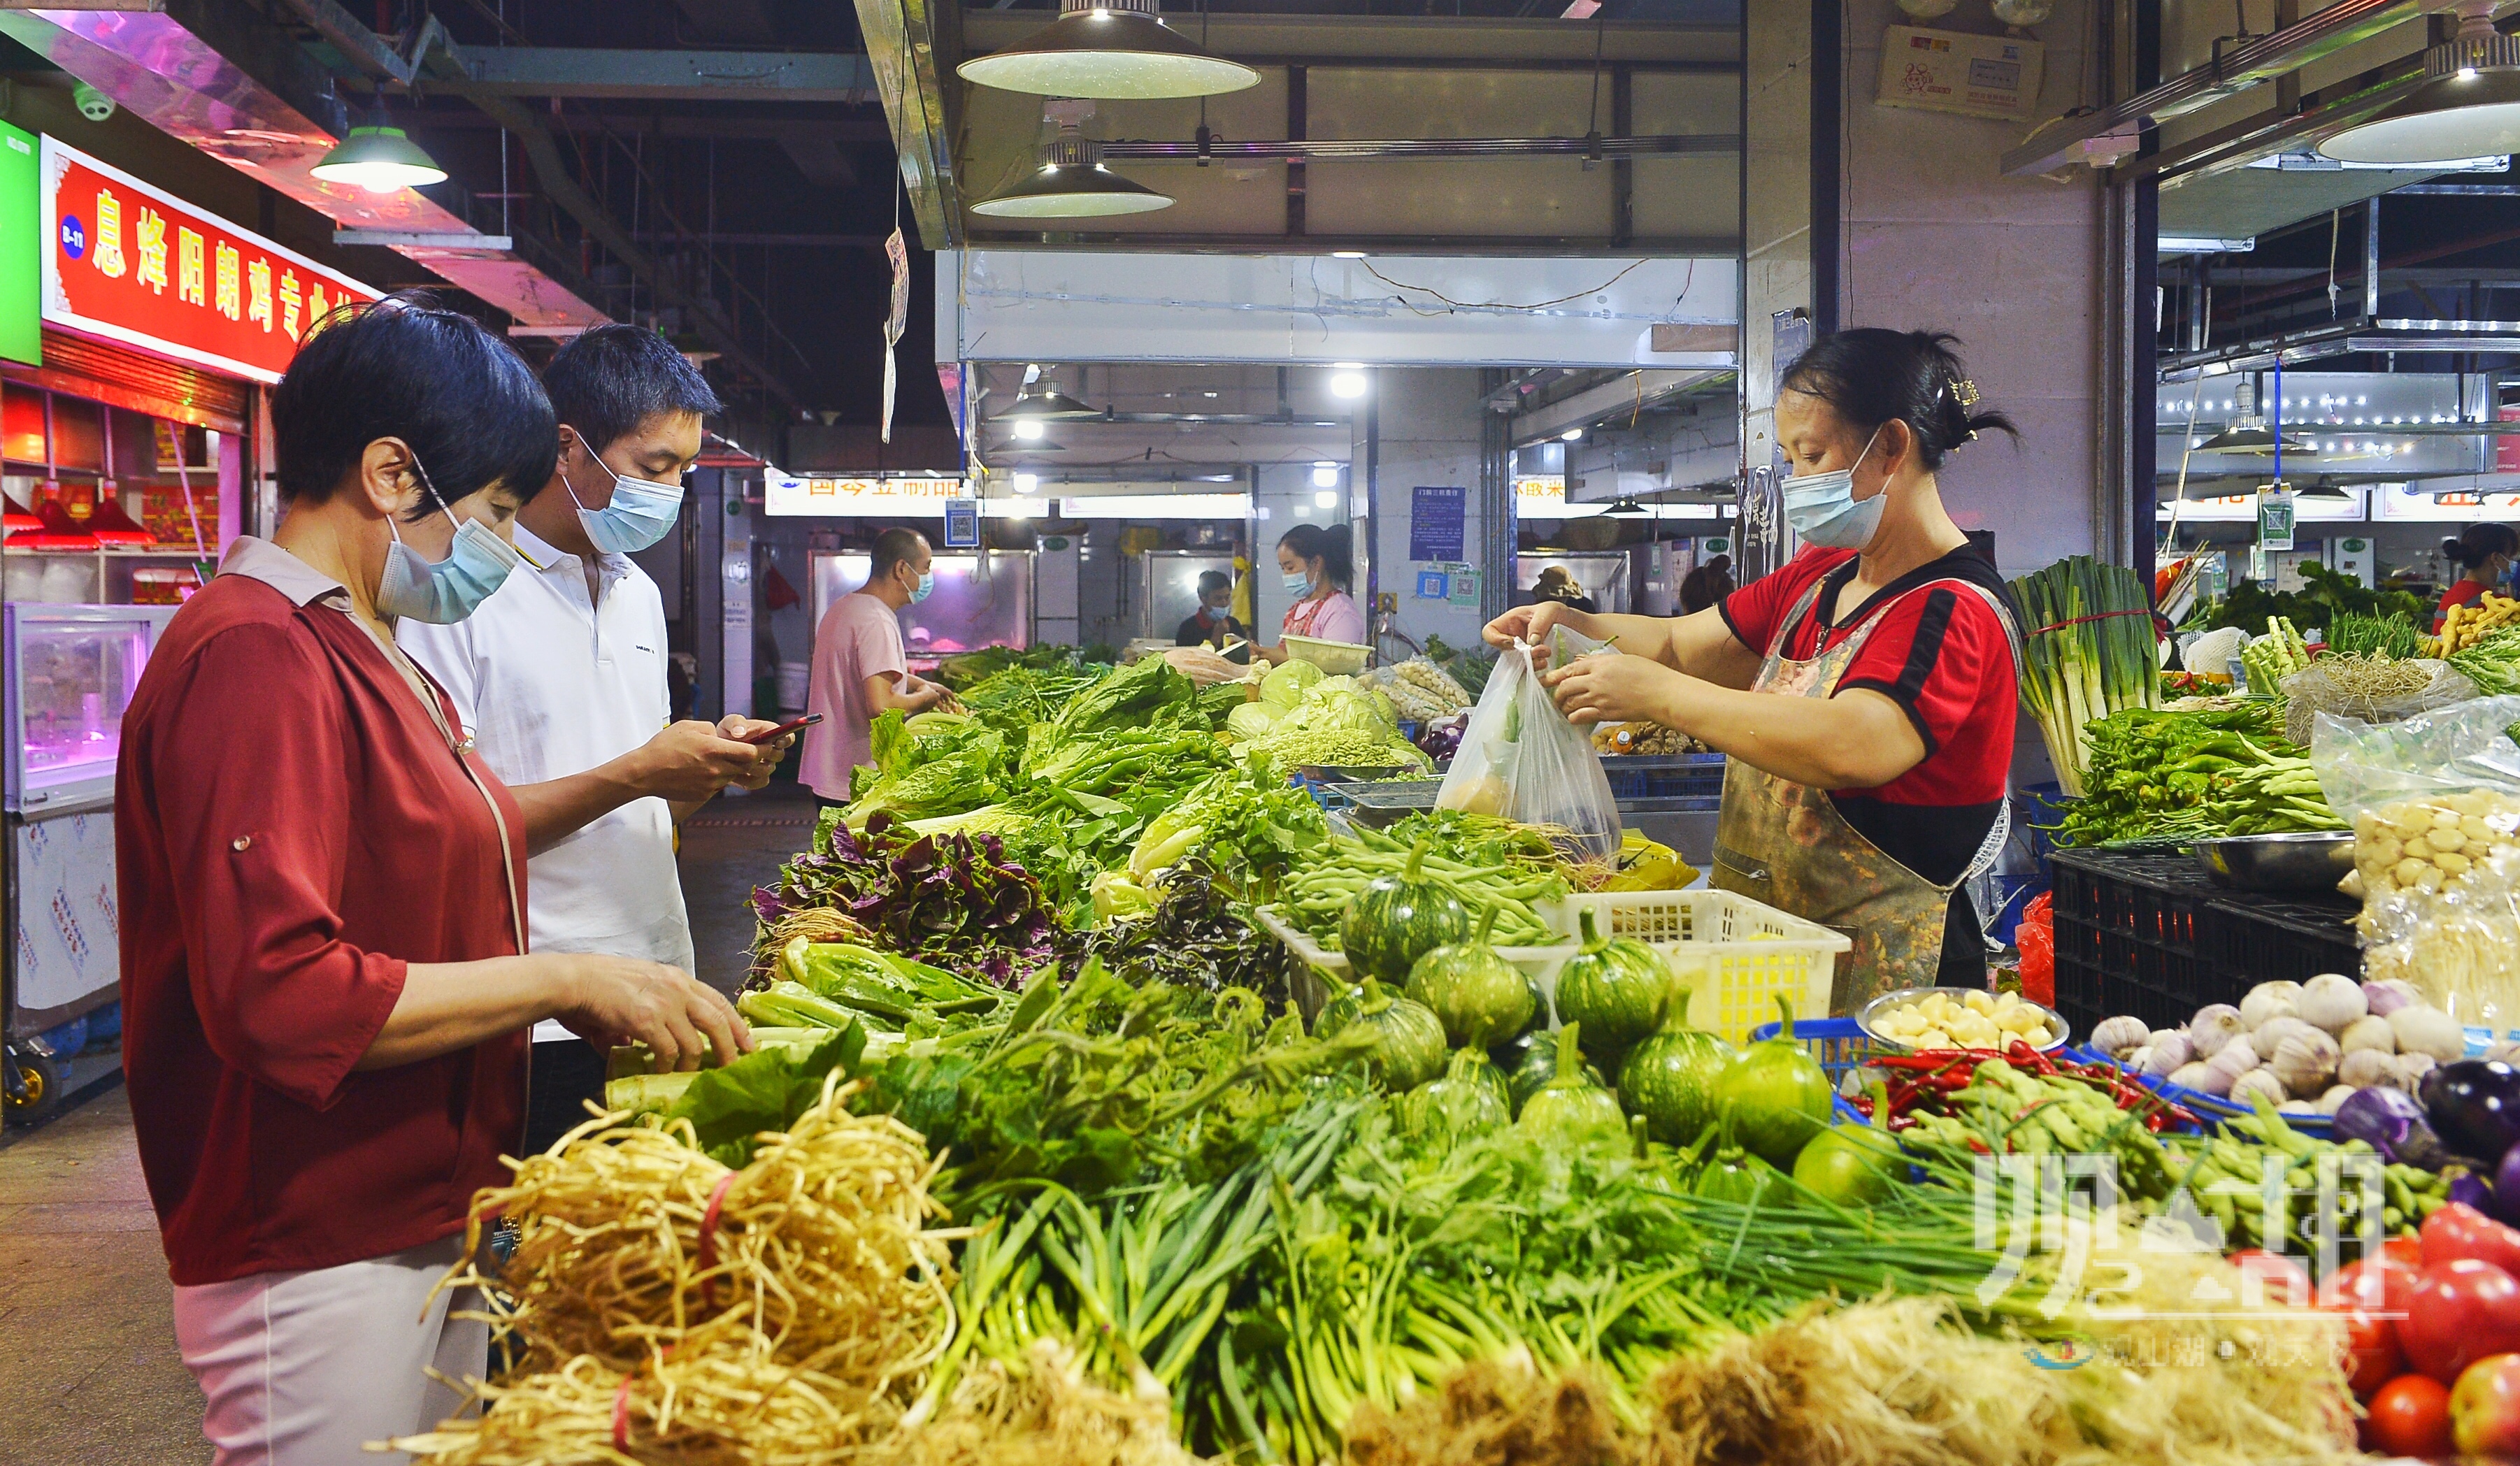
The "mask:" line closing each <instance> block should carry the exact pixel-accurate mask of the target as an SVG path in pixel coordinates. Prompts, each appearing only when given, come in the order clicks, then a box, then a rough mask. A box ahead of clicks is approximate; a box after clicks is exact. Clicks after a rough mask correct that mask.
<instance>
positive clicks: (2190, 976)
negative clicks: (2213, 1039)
mask: <svg viewBox="0 0 2520 1466" xmlns="http://www.w3.org/2000/svg"><path fill="white" fill-rule="evenodd" d="M2050 868H2051V871H2052V873H2053V890H2054V892H2055V920H2056V1011H2057V1012H2058V1013H2060V1014H2062V1015H2063V1016H2064V1018H2065V1021H2066V1022H2067V1023H2069V1024H2071V1025H2073V1032H2074V1034H2075V1036H2076V1037H2077V1038H2085V1037H2089V1036H2090V1034H2091V1032H2092V1030H2093V1028H2094V1027H2096V1026H2097V1025H2098V1024H2099V1021H2100V1020H2101V1019H2103V1018H2108V1017H2113V1016H2115V1015H2117V1014H2120V1013H2131V1014H2133V1015H2134V1016H2136V1017H2138V1018H2140V1019H2142V1020H2143V1021H2144V1022H2145V1023H2146V1024H2148V1025H2150V1026H2152V1027H2155V1028H2162V1027H2172V1026H2176V1025H2178V1024H2181V1023H2184V1022H2186V1021H2187V1019H2188V1017H2189V1016H2190V1015H2192V1014H2193V1013H2194V1012H2195V1011H2196V1010H2197V1009H2198V1008H2199V1007H2202V1006H2203V1005H2204V1004H2206V1003H2209V1002H2228V1001H2230V1000H2232V999H2233V998H2234V996H2235V995H2236V994H2237V993H2238V992H2240V991H2244V990H2243V989H2237V988H2233V987H2232V986H2231V983H2230V981H2229V980H2228V978H2226V977H2225V976H2224V975H2223V974H2222V973H2221V972H2220V971H2219V970H2218V969H2217V967H2216V966H2215V964H2214V961H2213V958H2212V956H2211V955H2210V952H2209V950H2208V948H2209V943H2210V941H2211V931H2212V921H2211V917H2210V916H2209V915H2208V913H2207V908H2208V907H2209V906H2210V905H2211V904H2212V903H2213V901H2214V899H2215V897H2216V895H2217V894H2218V892H2217V888H2216V887H2215V885H2214V883H2213V882H2212V881H2211V880H2209V879H2207V878H2206V876H2205V873H2204V872H2203V871H2202V870H2200V869H2198V868H2197V866H2196V863H2195V862H2194V861H2193V860H2191V859H2189V858H2187V857H2185V856H2170V855H2137V854H2127V853H2121V852H2117V851H2106V850H2059V851H2057V852H2055V853H2054V855H2053V856H2052V857H2051V859H2050Z"/></svg>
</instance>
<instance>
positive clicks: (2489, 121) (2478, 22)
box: [2318, 0, 2520, 164]
mask: <svg viewBox="0 0 2520 1466" xmlns="http://www.w3.org/2000/svg"><path fill="white" fill-rule="evenodd" d="M2457 10H2458V15H2459V22H2458V34H2457V35H2456V36H2455V37H2453V38H2452V39H2450V40H2447V41H2444V42H2442V43H2441V44H2440V45H2438V46H2434V47H2432V48H2430V49H2428V50H2426V51H2425V52H2424V76H2425V78H2426V79H2425V81H2424V83H2423V85H2421V86H2419V87H2417V88H2415V91H2414V94H2413V95H2412V96H2410V97H2408V99H2407V100H2406V101H2404V102H2401V103H2399V104H2398V105H2397V106H2395V107H2392V108H2390V109H2388V110H2387V111H2383V112H2381V113H2380V114H2379V115H2378V116H2376V117H2373V118H2372V119H2371V120H2369V121H2367V122H2363V123H2360V124H2357V125H2356V126H2353V127H2349V128H2347V129H2345V130H2344V131H2343V132H2340V133H2338V134H2336V135H2335V136H2334V137H2330V138H2326V139H2324V140H2322V141H2321V142H2320V143H2319V145H2318V151H2319V153H2320V155H2323V156H2327V157H2332V158H2335V159H2337V160H2338V161H2340V162H2349V163H2393V164H2404V163H2435V162H2446V161H2455V160H2460V159H2465V158H2472V157H2480V156H2484V155H2493V154H2509V153H2520V37H2513V36H2507V35H2504V34H2502V33H2501V32H2500V31H2498V30H2496V29H2495V28H2494V5H2493V3H2492V0H2462V3H2461V4H2459V5H2458V7H2457Z"/></svg>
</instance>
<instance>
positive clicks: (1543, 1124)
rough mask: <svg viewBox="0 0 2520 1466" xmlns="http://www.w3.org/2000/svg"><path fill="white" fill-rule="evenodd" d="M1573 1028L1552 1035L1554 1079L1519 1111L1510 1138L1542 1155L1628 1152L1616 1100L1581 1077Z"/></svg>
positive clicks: (1629, 1144)
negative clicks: (1554, 1040)
mask: <svg viewBox="0 0 2520 1466" xmlns="http://www.w3.org/2000/svg"><path fill="white" fill-rule="evenodd" d="M1579 1050H1580V1039H1579V1035H1578V1025H1576V1024H1572V1023H1570V1024H1568V1025H1566V1026H1565V1027H1564V1028H1561V1029H1559V1030H1558V1031H1557V1076H1556V1078H1554V1079H1552V1080H1551V1081H1550V1082H1549V1083H1548V1084H1546V1085H1544V1086H1542V1087H1541V1090H1540V1092H1539V1093H1537V1094H1534V1095H1533V1096H1531V1098H1530V1099H1528V1100H1526V1101H1525V1102H1524V1103H1523V1106H1522V1114H1521V1115H1520V1117H1518V1118H1517V1119H1516V1120H1515V1121H1514V1123H1513V1129H1514V1133H1515V1134H1517V1135H1521V1136H1522V1137H1524V1138H1525V1139H1528V1140H1529V1141H1531V1143H1532V1144H1533V1145H1534V1146H1536V1147H1537V1148H1538V1149H1539V1150H1540V1151H1541V1153H1542V1154H1544V1155H1573V1154H1576V1153H1578V1152H1587V1151H1589V1152H1594V1153H1599V1154H1615V1153H1621V1152H1625V1151H1627V1150H1629V1149H1631V1148H1633V1146H1634V1144H1635V1141H1634V1139H1633V1137H1632V1136H1631V1135H1630V1134H1629V1133H1628V1117H1627V1115H1626V1114H1625V1113H1623V1112H1622V1111H1621V1110H1620V1109H1619V1101H1618V1098H1617V1096H1615V1095H1613V1094H1612V1093H1611V1092H1610V1091H1609V1090H1607V1089H1604V1088H1601V1087H1600V1086H1599V1085H1598V1084H1596V1083H1594V1082H1593V1081H1592V1080H1590V1079H1588V1078H1586V1077H1585V1074H1584V1069H1585V1064H1584V1059H1583V1055H1582V1053H1581V1052H1580V1051H1579Z"/></svg>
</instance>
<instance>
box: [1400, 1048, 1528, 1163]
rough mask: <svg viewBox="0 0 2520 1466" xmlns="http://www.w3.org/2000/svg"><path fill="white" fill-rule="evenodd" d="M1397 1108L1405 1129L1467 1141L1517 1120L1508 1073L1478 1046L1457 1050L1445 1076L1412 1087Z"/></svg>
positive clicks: (1501, 1128) (1433, 1137)
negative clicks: (1507, 1083)
mask: <svg viewBox="0 0 2520 1466" xmlns="http://www.w3.org/2000/svg"><path fill="white" fill-rule="evenodd" d="M1398 1109H1399V1119H1400V1128H1401V1130H1402V1131H1403V1132H1404V1133H1408V1134H1411V1135H1417V1136H1421V1137H1424V1138H1427V1139H1444V1140H1462V1139H1467V1138H1469V1137H1471V1136H1473V1135H1484V1134H1486V1133H1489V1132H1491V1131H1499V1130H1503V1129H1505V1128H1506V1127H1507V1126H1508V1125H1510V1124H1512V1123H1513V1104H1512V1101H1511V1100H1509V1099H1508V1098H1507V1097H1506V1088H1505V1076H1504V1075H1501V1074H1499V1073H1497V1069H1496V1066H1495V1065H1494V1064H1491V1063H1489V1062H1488V1056H1487V1055H1486V1054H1484V1053H1481V1052H1480V1051H1479V1050H1477V1049H1475V1048H1463V1049H1457V1050H1455V1051H1454V1053H1453V1057H1452V1058H1451V1060H1450V1061H1448V1062H1447V1063H1446V1064H1445V1066H1444V1073H1443V1076H1442V1077H1441V1078H1438V1079H1432V1080H1428V1081H1427V1082H1426V1083H1424V1084H1422V1085H1419V1086H1418V1088H1415V1089H1412V1090H1410V1091H1409V1092H1408V1093H1407V1094H1406V1095H1404V1096H1403V1097H1402V1098H1401V1101H1400V1104H1399V1107H1398Z"/></svg>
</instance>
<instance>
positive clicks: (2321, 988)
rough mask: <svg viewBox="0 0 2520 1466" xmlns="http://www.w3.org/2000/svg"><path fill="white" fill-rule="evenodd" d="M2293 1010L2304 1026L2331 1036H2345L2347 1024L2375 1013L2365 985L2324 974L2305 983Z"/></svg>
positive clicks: (2340, 976)
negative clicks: (2365, 991)
mask: <svg viewBox="0 0 2520 1466" xmlns="http://www.w3.org/2000/svg"><path fill="white" fill-rule="evenodd" d="M2293 1006H2294V1008H2295V1010H2296V1011H2298V1012H2299V1013H2300V1014H2301V1018H2302V1021H2303V1022H2305V1023H2308V1024H2311V1025H2313V1026H2315V1027H2318V1028H2322V1029H2325V1030H2326V1031H2327V1032H2329V1033H2331V1034H2341V1033H2343V1032H2344V1031H2345V1027H2346V1025H2347V1024H2350V1023H2352V1022H2353V1021H2354V1020H2356V1019H2357V1018H2361V1017H2363V1015H2364V1014H2366V1013H2368V1012H2370V1011H2371V1007H2370V1003H2369V1001H2368V1000H2365V999H2364V998H2363V987H2362V985H2361V984H2360V983H2357V982H2356V981H2355V980H2354V979H2352V978H2350V977H2347V976H2346V975H2345V974H2343V973H2341V972H2322V973H2320V974H2318V976H2317V977H2314V978H2312V979H2311V980H2310V981H2308V982H2306V983H2303V984H2302V985H2301V997H2300V998H2298V999H2296V1000H2294V1004H2293Z"/></svg>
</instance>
